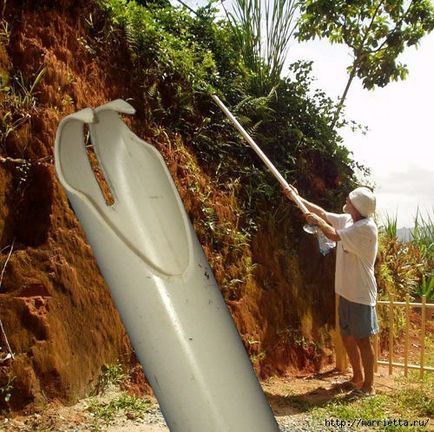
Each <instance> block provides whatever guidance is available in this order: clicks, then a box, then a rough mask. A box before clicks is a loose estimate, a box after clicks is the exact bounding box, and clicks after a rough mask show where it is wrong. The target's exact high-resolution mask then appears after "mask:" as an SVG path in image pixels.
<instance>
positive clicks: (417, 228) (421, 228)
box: [411, 209, 434, 261]
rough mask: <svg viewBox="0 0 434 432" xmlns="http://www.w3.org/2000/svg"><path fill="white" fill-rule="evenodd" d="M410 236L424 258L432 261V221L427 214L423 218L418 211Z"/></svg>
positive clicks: (433, 235)
mask: <svg viewBox="0 0 434 432" xmlns="http://www.w3.org/2000/svg"><path fill="white" fill-rule="evenodd" d="M433 213H434V209H433ZM411 236H412V241H413V242H414V243H415V244H416V245H417V246H418V248H419V250H420V251H421V252H422V254H423V255H424V256H425V258H427V259H428V260H431V261H432V260H433V259H434V220H433V217H431V215H430V214H429V213H427V214H426V216H425V217H424V216H422V214H421V212H420V211H419V209H418V211H417V213H416V219H415V221H414V228H413V230H412V231H411Z"/></svg>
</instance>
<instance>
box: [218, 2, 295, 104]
mask: <svg viewBox="0 0 434 432" xmlns="http://www.w3.org/2000/svg"><path fill="white" fill-rule="evenodd" d="M298 6H299V2H298V1H297V0H274V1H273V2H270V1H266V0H235V1H234V4H233V11H232V12H228V11H226V15H227V17H228V20H229V22H230V24H231V26H232V29H233V32H234V34H235V37H236V40H237V42H238V48H239V50H240V52H241V55H242V57H243V60H244V64H245V66H246V67H247V68H248V69H250V70H251V71H253V73H254V74H255V76H254V77H253V82H254V84H256V85H255V87H256V90H257V91H258V93H259V94H258V96H262V95H264V94H266V93H268V92H269V91H270V90H271V89H272V88H273V87H274V86H275V85H276V84H277V83H278V82H279V79H280V76H281V72H282V68H283V64H284V62H285V59H286V55H287V52H288V47H289V41H290V39H291V37H292V35H293V33H294V30H295V27H296V20H295V15H296V11H297V10H298Z"/></svg>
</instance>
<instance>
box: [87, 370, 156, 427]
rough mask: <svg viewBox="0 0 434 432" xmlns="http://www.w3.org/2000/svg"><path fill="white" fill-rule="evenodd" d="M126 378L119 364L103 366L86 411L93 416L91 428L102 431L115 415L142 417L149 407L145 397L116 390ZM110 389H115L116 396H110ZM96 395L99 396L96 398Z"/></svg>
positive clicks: (130, 417)
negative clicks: (119, 392)
mask: <svg viewBox="0 0 434 432" xmlns="http://www.w3.org/2000/svg"><path fill="white" fill-rule="evenodd" d="M127 380H128V375H127V374H126V373H125V372H124V369H123V367H122V365H121V364H119V363H117V364H107V365H105V366H104V368H103V370H102V373H101V375H100V376H99V379H98V383H97V385H96V388H95V391H94V392H93V396H94V397H92V398H91V399H90V401H89V404H88V406H87V411H89V412H90V413H91V414H92V416H93V421H92V425H91V430H93V431H95V432H96V431H103V430H106V429H107V426H108V425H109V424H111V423H112V422H113V421H114V420H115V418H116V417H121V416H127V417H128V418H129V419H139V418H142V417H143V416H144V415H145V414H146V412H147V411H148V410H149V409H150V407H151V405H152V404H151V402H150V401H149V400H148V399H146V398H141V397H137V396H132V395H129V394H128V393H126V392H122V393H121V394H120V395H119V394H118V393H117V390H118V389H119V388H120V386H122V385H123V384H125V382H126V381H127ZM110 390H115V393H114V394H116V396H111V394H110ZM96 396H99V397H98V398H97V397H96Z"/></svg>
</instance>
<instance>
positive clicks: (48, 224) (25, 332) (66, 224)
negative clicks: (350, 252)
mask: <svg viewBox="0 0 434 432" xmlns="http://www.w3.org/2000/svg"><path fill="white" fill-rule="evenodd" d="M92 7H93V6H92V3H89V2H87V1H84V0H83V1H74V0H63V1H57V2H56V1H54V0H53V1H44V2H39V1H38V2H31V1H18V0H15V1H12V0H8V2H7V3H6V9H5V14H4V19H5V20H6V21H7V22H8V23H9V24H10V29H11V35H10V38H9V41H8V45H7V47H6V50H5V49H4V46H2V47H1V49H0V71H2V74H3V75H5V74H6V75H9V76H12V75H17V73H18V72H20V73H21V74H22V77H23V80H24V82H26V83H32V82H33V81H34V79H35V76H36V74H37V72H38V71H40V70H41V68H42V67H43V66H45V67H46V73H45V75H44V77H43V79H42V80H41V82H40V84H39V86H38V88H37V94H36V96H37V105H36V106H35V107H32V106H29V107H28V108H27V112H28V114H29V116H28V117H26V118H25V120H24V121H23V122H22V123H21V124H20V127H19V128H18V129H17V130H16V131H15V133H13V134H11V135H9V136H8V138H7V139H3V140H2V147H1V156H2V158H5V159H2V161H3V162H2V163H0V234H1V243H0V248H1V249H2V255H1V261H0V266H1V268H2V269H3V268H4V269H5V272H4V278H3V280H2V282H1V287H0V318H1V320H2V322H3V325H4V328H5V330H6V333H7V336H8V339H9V342H10V344H11V346H12V348H13V351H14V352H15V353H16V357H15V359H14V360H13V361H10V362H7V363H4V364H2V365H0V385H1V386H3V385H5V384H6V383H7V381H8V379H11V378H12V377H15V378H14V381H13V397H12V398H11V400H10V402H9V403H8V408H11V409H19V408H23V407H24V406H26V405H27V404H31V403H38V402H44V401H45V400H53V399H58V400H60V401H61V402H63V403H72V402H74V401H75V400H77V399H78V398H81V397H83V396H84V395H85V394H86V392H88V391H89V389H90V388H91V387H92V385H93V383H94V382H95V380H96V378H97V376H98V373H99V371H100V370H101V367H102V366H103V365H104V364H106V363H114V362H116V361H117V360H120V361H121V362H122V363H123V364H127V365H133V366H134V368H135V369H134V370H135V372H134V376H135V383H136V384H137V388H138V389H144V388H145V384H144V379H143V374H142V373H141V372H140V371H139V372H137V370H138V369H137V363H136V362H135V360H134V354H133V352H132V350H131V348H130V345H129V341H128V338H127V336H126V334H125V330H124V328H123V326H122V323H121V321H120V318H119V316H118V313H117V311H116V310H115V308H114V306H113V304H112V301H111V298H110V294H109V291H108V289H107V287H106V285H105V283H104V281H103V279H102V277H101V275H100V273H99V271H98V268H97V266H96V264H95V261H94V258H93V255H92V251H91V249H90V247H89V245H88V244H87V242H86V239H85V237H84V233H83V231H82V229H81V227H80V225H79V223H78V221H77V219H76V218H75V216H74V214H73V212H72V210H71V208H70V207H69V205H68V202H67V199H66V195H65V193H64V191H63V190H62V188H61V187H60V185H59V183H58V181H57V178H56V175H55V172H54V166H53V145H54V137H55V132H56V129H57V125H58V123H59V121H60V120H61V118H63V117H64V116H65V115H67V114H69V113H71V112H73V111H76V110H79V109H82V108H85V107H92V106H98V105H100V104H103V103H106V102H107V101H110V100H113V99H116V98H123V99H127V98H132V99H133V101H134V102H133V104H134V105H135V107H136V109H137V116H136V119H135V120H132V123H131V124H132V125H133V126H134V131H135V132H136V133H137V134H138V135H139V136H147V137H148V138H150V139H151V138H154V143H155V144H156V145H157V147H159V149H160V150H161V151H162V152H163V155H164V157H165V159H166V161H167V163H168V166H169V168H170V170H171V172H172V174H173V176H174V178H175V181H176V183H177V186H178V187H179V189H180V193H181V196H182V199H183V200H184V203H185V206H186V208H187V211H188V212H189V214H190V216H191V217H192V220H193V223H195V221H197V220H198V218H200V214H201V213H200V211H199V207H200V206H201V202H200V199H199V198H198V197H197V196H194V195H193V194H192V193H191V192H188V191H187V188H186V187H185V177H183V172H182V171H183V160H182V157H183V156H182V154H179V153H176V152H172V153H171V152H170V151H169V150H168V149H167V146H166V147H165V146H164V145H163V144H164V142H163V138H162V137H158V136H156V137H155V136H154V137H152V135H153V134H154V132H152V131H151V130H147V129H146V128H147V125H146V123H145V122H144V121H143V117H141V115H142V114H141V113H142V112H143V109H142V107H141V102H140V101H141V95H140V86H139V85H138V84H137V83H134V81H133V80H131V79H129V77H130V75H131V74H130V71H131V69H132V64H131V62H130V59H129V55H128V49H127V47H126V45H125V43H124V42H122V38H119V37H115V36H116V35H112V36H107V33H104V26H105V23H106V21H105V18H104V17H103V16H102V15H101V13H100V12H95V11H94V14H93V20H94V24H93V27H92V28H91V29H89V28H88V27H86V24H85V18H86V17H88V15H89V12H90V11H91V10H92ZM90 33H92V34H90ZM103 36H104V38H105V39H104V40H103V41H101V39H102V38H103ZM90 37H93V38H94V39H93V40H100V42H99V43H94V44H93V45H92V44H89V43H88V38H90ZM98 38H99V39H98ZM0 98H4V95H3V93H1V92H0ZM0 102H2V100H0ZM5 106H6V105H4V104H3V103H0V110H2V112H1V114H2V116H4V115H5V113H6V112H5ZM15 115H18V114H17V113H15ZM155 135H158V134H156V133H155ZM159 140H160V142H159ZM16 159H25V160H27V161H28V163H26V164H21V163H19V162H17V161H16ZM202 181H203V182H204V184H205V183H207V182H209V179H207V177H206V175H205V174H203V180H202ZM230 199H231V198H230V196H229V194H226V195H225V194H224V193H219V192H216V193H215V208H216V212H217V214H218V215H219V217H220V218H226V219H227V220H231V218H232V219H234V220H235V219H236V215H234V214H233V213H231V212H230V211H229V210H228V209H230V207H231V202H230ZM293 216H294V215H291V217H293ZM281 225H282V224H281V223H280V224H279V223H274V224H272V223H270V221H264V223H263V225H262V226H261V227H260V229H259V231H258V234H257V237H256V238H255V239H254V242H253V245H252V248H251V250H249V251H246V253H247V254H250V258H251V259H252V262H254V263H256V269H255V271H254V274H253V276H252V278H251V279H249V280H247V281H246V283H245V284H244V285H243V287H242V288H240V289H239V290H238V291H237V293H236V294H235V295H233V293H229V292H225V293H224V295H225V298H226V299H227V303H228V306H229V308H230V310H231V312H232V314H233V317H234V320H235V322H236V325H237V327H238V329H239V331H240V334H241V337H242V339H243V341H244V343H245V346H246V348H247V349H248V351H249V354H250V355H251V357H252V360H253V363H254V365H255V368H256V371H257V373H258V374H260V375H261V376H262V377H266V376H270V375H273V374H285V373H291V371H295V370H305V371H309V370H312V371H313V370H317V369H318V368H319V367H320V366H321V365H322V364H324V363H327V362H329V361H331V356H330V355H329V352H328V350H327V348H325V347H327V345H329V344H330V341H329V340H328V336H327V334H328V333H327V330H328V328H329V326H330V324H331V323H332V321H333V319H332V315H331V312H330V311H333V297H334V296H333V293H332V273H333V257H327V258H325V259H319V258H317V255H318V253H317V251H316V245H315V243H314V240H311V239H309V240H306V241H305V242H304V243H303V244H298V243H297V245H296V248H297V250H298V251H297V253H296V254H294V256H293V257H292V258H291V257H289V258H288V256H287V255H286V254H285V250H286V249H287V245H288V242H292V241H294V242H296V240H295V237H294V236H293V234H292V231H291V229H292V228H291V227H290V226H288V227H287V228H285V229H282V227H281ZM298 228H299V227H298ZM200 240H201V241H202V244H203V245H204V249H205V252H206V253H207V256H208V258H209V259H210V263H212V265H213V269H214V271H215V274H216V277H217V280H218V281H219V282H222V281H223V279H224V277H225V274H228V273H230V272H233V274H234V275H235V274H236V272H237V259H239V258H237V257H236V256H235V255H228V256H231V257H232V258H231V260H229V259H228V260H227V262H223V263H219V261H218V260H217V259H214V258H215V257H216V252H215V250H214V249H213V248H212V247H211V246H210V245H209V244H207V243H206V241H203V240H204V239H203V238H201V237H200ZM12 244H13V251H12V254H11V257H10V260H9V262H8V263H7V266H6V261H7V257H8V254H9V251H10V248H11V245H12ZM228 254H229V252H228ZM5 266H6V267H5ZM317 275H321V280H322V281H323V282H321V286H319V285H318V276H317ZM294 329H295V330H294ZM313 341H315V342H313ZM1 345H2V347H3V350H5V344H4V341H3V342H2V343H1ZM2 402H3V403H4V400H3V398H2Z"/></svg>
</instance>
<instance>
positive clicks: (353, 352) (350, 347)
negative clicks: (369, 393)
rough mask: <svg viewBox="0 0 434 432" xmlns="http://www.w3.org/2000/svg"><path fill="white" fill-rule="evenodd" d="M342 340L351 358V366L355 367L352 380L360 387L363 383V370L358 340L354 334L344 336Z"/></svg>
mask: <svg viewBox="0 0 434 432" xmlns="http://www.w3.org/2000/svg"><path fill="white" fill-rule="evenodd" d="M342 340H343V342H344V346H345V350H346V351H347V354H348V357H349V359H350V363H351V367H352V368H353V378H352V379H351V382H352V383H353V384H354V385H355V386H356V387H360V386H361V385H362V384H363V372H362V358H361V356H360V352H359V348H358V344H357V341H356V339H354V337H353V336H342Z"/></svg>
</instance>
